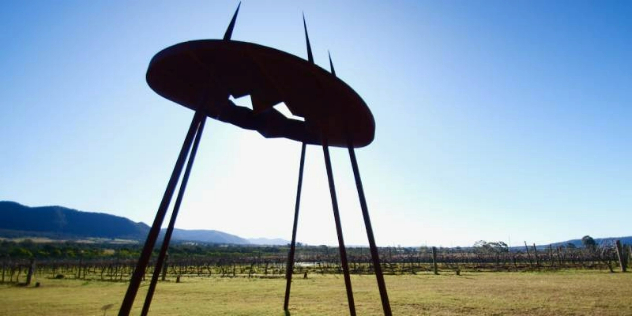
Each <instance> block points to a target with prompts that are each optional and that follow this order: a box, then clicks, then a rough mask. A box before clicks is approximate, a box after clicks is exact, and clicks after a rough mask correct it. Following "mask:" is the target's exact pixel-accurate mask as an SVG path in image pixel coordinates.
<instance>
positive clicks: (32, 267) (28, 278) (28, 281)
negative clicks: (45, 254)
mask: <svg viewBox="0 0 632 316" xmlns="http://www.w3.org/2000/svg"><path fill="white" fill-rule="evenodd" d="M33 271H35V259H31V264H29V272H28V273H27V274H26V285H30V284H31V279H32V278H33Z"/></svg>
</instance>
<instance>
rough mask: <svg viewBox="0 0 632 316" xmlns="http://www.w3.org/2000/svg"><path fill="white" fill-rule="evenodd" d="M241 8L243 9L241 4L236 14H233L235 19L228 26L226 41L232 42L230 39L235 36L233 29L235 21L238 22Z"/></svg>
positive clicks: (225, 34)
mask: <svg viewBox="0 0 632 316" xmlns="http://www.w3.org/2000/svg"><path fill="white" fill-rule="evenodd" d="M239 7H241V2H239V4H238V5H237V10H235V14H233V19H232V20H230V24H228V28H227V29H226V33H224V40H225V41H230V38H231V37H232V36H233V29H234V28H235V21H237V14H238V13H239Z"/></svg>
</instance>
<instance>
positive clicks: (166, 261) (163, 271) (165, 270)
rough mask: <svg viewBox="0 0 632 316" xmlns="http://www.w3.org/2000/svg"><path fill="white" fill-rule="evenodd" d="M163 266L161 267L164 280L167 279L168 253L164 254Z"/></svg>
mask: <svg viewBox="0 0 632 316" xmlns="http://www.w3.org/2000/svg"><path fill="white" fill-rule="evenodd" d="M164 265H165V266H164V267H163V268H162V280H163V281H164V280H166V279H167V270H168V269H169V254H168V253H167V254H165V263H164Z"/></svg>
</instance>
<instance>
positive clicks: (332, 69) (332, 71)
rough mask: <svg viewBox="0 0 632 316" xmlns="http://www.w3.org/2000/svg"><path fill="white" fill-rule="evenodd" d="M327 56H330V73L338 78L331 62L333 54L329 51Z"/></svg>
mask: <svg viewBox="0 0 632 316" xmlns="http://www.w3.org/2000/svg"><path fill="white" fill-rule="evenodd" d="M327 55H329V71H331V74H332V75H334V77H335V76H336V69H334V63H333V62H332V61H331V53H330V52H329V51H327Z"/></svg>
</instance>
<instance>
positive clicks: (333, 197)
mask: <svg viewBox="0 0 632 316" xmlns="http://www.w3.org/2000/svg"><path fill="white" fill-rule="evenodd" d="M323 153H324V155H325V167H326V169H327V178H328V180H329V193H330V194H331V205H332V207H333V210H334V219H335V221H336V233H337V234H338V249H339V250H340V261H341V264H342V271H343V273H344V276H345V286H346V288H347V300H348V301H349V313H350V314H351V316H355V315H356V312H355V303H354V302H353V290H352V289H351V277H350V275H349V264H348V262H347V250H346V249H345V242H344V239H343V237H342V225H341V224H340V213H339V211H338V198H337V197H336V186H335V184H334V174H333V171H332V168H331V158H330V157H329V144H328V142H327V139H326V138H323Z"/></svg>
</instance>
